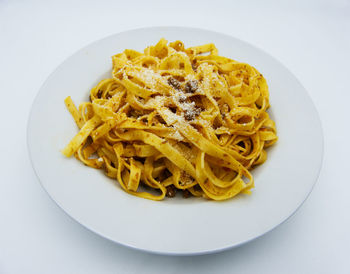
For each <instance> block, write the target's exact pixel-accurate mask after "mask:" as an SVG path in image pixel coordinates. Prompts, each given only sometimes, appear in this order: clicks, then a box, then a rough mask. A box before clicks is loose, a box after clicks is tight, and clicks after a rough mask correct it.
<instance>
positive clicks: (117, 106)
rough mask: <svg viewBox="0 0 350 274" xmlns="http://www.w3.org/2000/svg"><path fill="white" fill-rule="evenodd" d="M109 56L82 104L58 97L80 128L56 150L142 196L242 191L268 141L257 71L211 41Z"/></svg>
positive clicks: (270, 134)
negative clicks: (103, 75) (104, 73)
mask: <svg viewBox="0 0 350 274" xmlns="http://www.w3.org/2000/svg"><path fill="white" fill-rule="evenodd" d="M112 61H113V71H112V77H111V78H110V79H104V80H102V81H101V82H100V83H99V84H98V85H97V86H96V87H94V88H92V90H91V92H90V102H84V103H81V104H80V105H79V108H76V106H75V105H74V103H73V101H72V99H71V98H70V97H67V98H66V99H65V104H66V106H67V108H68V110H69V111H70V113H71V114H72V116H73V118H74V120H75V122H76V124H77V126H78V127H79V128H80V131H79V132H78V134H77V135H76V136H75V137H74V138H73V139H72V140H71V141H70V143H69V144H68V145H67V146H66V147H65V148H64V149H63V151H62V153H63V154H64V155H65V156H67V157H70V156H72V155H74V156H75V157H76V158H77V159H78V160H80V161H81V162H83V163H84V164H85V165H87V166H89V167H92V168H96V169H104V170H105V173H106V175H107V176H109V177H111V178H114V179H116V181H117V182H118V183H119V184H120V186H121V187H122V188H123V189H124V190H125V191H126V192H127V193H130V194H132V195H136V196H139V197H143V198H147V199H152V200H162V199H164V197H165V196H168V197H173V196H174V195H175V193H176V192H182V193H183V195H184V196H185V197H187V196H192V195H193V196H197V197H204V198H208V199H213V200H225V199H229V198H232V197H234V196H236V195H237V194H239V193H247V194H249V193H250V189H251V188H253V186H254V180H253V176H252V174H251V173H250V171H249V170H250V169H252V168H253V167H254V166H255V165H258V164H262V163H264V162H265V160H266V156H267V155H266V150H265V148H267V147H269V146H271V145H272V144H274V143H275V142H276V141H277V135H276V128H275V123H274V122H273V121H272V120H271V119H270V118H269V115H268V113H267V112H266V110H267V109H268V108H269V92H268V86H267V84H266V80H265V79H264V77H263V76H262V74H260V73H259V71H258V70H257V69H255V68H254V67H252V66H250V65H248V64H246V63H241V62H237V61H234V60H232V59H229V58H226V57H223V56H219V55H218V50H217V48H216V47H215V45H214V44H205V45H201V46H194V47H190V48H185V46H184V44H183V43H182V42H181V41H175V42H171V43H168V41H167V40H165V39H161V40H160V41H159V42H158V43H157V44H156V45H154V46H149V47H147V48H146V49H144V52H138V51H135V50H131V49H126V50H124V52H122V53H119V54H116V55H114V56H113V57H112Z"/></svg>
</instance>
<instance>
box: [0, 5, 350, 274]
mask: <svg viewBox="0 0 350 274" xmlns="http://www.w3.org/2000/svg"><path fill="white" fill-rule="evenodd" d="M88 2H89V1H82V0H81V1H75V2H74V3H70V2H69V1H57V2H55V3H49V1H47V2H46V1H45V2H44V1H42V2H38V1H31V2H30V1H6V0H5V1H4V0H3V1H0V42H1V43H0V45H1V46H0V48H1V50H0V60H1V66H0V75H1V76H0V79H1V89H0V92H1V98H2V105H1V110H0V111H1V117H2V130H1V133H2V134H1V143H0V151H1V153H2V157H1V160H0V164H1V165H0V166H1V189H0V216H1V225H0V231H1V234H0V273H6V274H7V273H181V272H182V273H214V272H215V273H264V272H265V273H349V269H350V265H349V260H348V256H349V255H348V254H349V246H350V237H349V234H348V232H349V230H350V219H349V218H350V215H349V212H348V209H349V208H350V199H349V193H350V184H349V178H348V172H347V171H348V162H349V160H348V154H349V152H350V151H349V147H348V145H347V141H348V140H349V137H350V134H349V133H350V131H349V127H348V119H347V111H346V109H347V108H348V102H349V99H350V93H349V87H348V79H349V67H348V63H349V61H350V53H349V47H350V37H349V32H350V19H349V18H350V10H349V2H348V1H340V0H336V1H331V0H330V1H307V3H303V1H293V2H290V3H288V2H285V1H283V3H281V1H278V2H277V1H276V2H272V1H261V2H260V1H256V2H249V3H245V4H243V3H236V4H234V3H232V4H229V2H228V1H227V2H221V1H215V4H213V2H212V1H211V2H209V1H203V2H201V3H193V4H184V3H182V4H181V1H179V2H180V4H179V5H178V6H177V5H175V4H174V2H171V4H169V6H167V5H166V4H165V1H157V2H154V3H155V5H152V4H151V3H150V2H149V1H145V3H144V4H140V3H139V4H136V3H135V2H134V1H127V2H119V3H117V2H116V1H109V2H107V1H104V2H105V3H104V4H103V3H102V2H103V1H99V2H96V3H91V4H90V3H88ZM305 2H306V1H305ZM161 11H163V13H161ZM181 17H183V18H182V19H180V18H181ZM164 24H168V25H183V26H193V27H202V28H207V29H212V30H220V31H222V32H225V33H227V34H230V35H232V36H235V37H237V38H240V39H242V40H246V41H248V42H250V43H252V44H254V45H257V46H259V47H260V48H262V49H264V50H265V51H267V52H269V53H271V54H272V55H273V56H275V57H277V58H278V59H279V60H280V61H282V63H284V64H285V65H286V66H287V67H288V68H289V69H290V70H291V71H292V72H293V73H294V74H295V75H296V76H297V77H298V79H299V80H300V81H301V83H302V84H303V85H304V86H305V88H306V89H307V90H308V92H309V94H310V96H311V97H312V99H313V101H314V103H315V105H316V107H317V108H318V110H319V112H320V116H321V120H322V122H323V129H324V134H325V158H324V163H323V169H322V171H321V174H320V178H319V181H318V182H317V183H316V185H315V188H314V190H313V192H312V194H311V195H310V197H309V198H308V200H307V201H306V202H305V204H304V205H303V206H302V207H301V208H300V210H299V211H298V212H297V213H296V214H295V215H294V216H293V217H292V218H290V219H289V220H288V221H287V222H286V223H284V224H283V225H281V226H280V227H278V228H277V229H275V230H274V231H272V232H271V233H268V234H267V235H265V236H263V237H262V238H260V239H258V240H256V241H253V242H251V243H249V244H247V245H245V246H242V247H239V248H237V249H234V250H230V251H227V252H223V253H219V254H215V255H204V256H199V257H165V256H157V255H150V254H145V253H142V252H138V251H134V250H130V249H128V248H124V247H121V246H118V245H116V244H114V243H112V242H110V241H107V240H104V239H102V238H101V237H99V236H97V235H95V234H93V233H91V232H89V231H88V230H86V229H85V228H83V227H81V226H80V225H79V224H77V223H76V222H75V221H73V220H72V219H71V218H69V217H68V216H67V215H66V214H65V213H63V212H62V210H61V209H59V208H58V207H57V206H56V205H55V204H54V203H53V202H52V201H51V199H50V198H49V197H48V196H47V194H46V193H45V191H44V190H43V189H42V188H41V186H40V184H39V183H38V181H37V179H36V177H35V175H34V172H33V171H32V168H31V166H30V163H29V159H28V155H27V149H26V124H27V117H28V113H29V109H30V106H31V103H32V101H33V99H34V96H35V95H36V93H37V91H38V89H39V88H40V86H41V85H42V83H43V81H44V80H45V79H46V78H47V76H48V75H49V74H50V73H51V72H52V70H53V69H54V68H55V67H56V66H57V65H58V64H60V63H61V62H62V61H63V60H64V59H65V58H66V57H68V56H69V55H71V54H72V53H74V52H75V51H76V50H78V49H79V48H81V47H82V46H84V45H86V44H88V43H89V42H92V41H94V40H97V39H99V38H102V37H105V36H107V35H109V34H113V33H116V32H119V31H123V30H127V29H132V28H137V27H143V26H152V25H164ZM295 168H298V163H295ZM170 237H171V235H170Z"/></svg>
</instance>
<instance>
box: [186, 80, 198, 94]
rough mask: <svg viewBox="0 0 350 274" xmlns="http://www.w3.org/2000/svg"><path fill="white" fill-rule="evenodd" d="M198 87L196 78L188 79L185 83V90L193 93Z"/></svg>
mask: <svg viewBox="0 0 350 274" xmlns="http://www.w3.org/2000/svg"><path fill="white" fill-rule="evenodd" d="M197 89H198V82H197V81H196V80H190V81H188V82H187V83H186V85H185V92H187V93H194V92H196V90H197Z"/></svg>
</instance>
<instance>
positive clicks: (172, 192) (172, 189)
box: [165, 185, 176, 198]
mask: <svg viewBox="0 0 350 274" xmlns="http://www.w3.org/2000/svg"><path fill="white" fill-rule="evenodd" d="M165 195H166V196H167V197H169V198H173V197H175V195H176V188H175V186H174V185H170V186H167V187H166V194H165Z"/></svg>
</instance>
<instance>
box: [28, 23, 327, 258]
mask: <svg viewBox="0 0 350 274" xmlns="http://www.w3.org/2000/svg"><path fill="white" fill-rule="evenodd" d="M161 37H164V38H166V39H167V40H169V41H174V40H182V41H183V42H184V43H185V46H186V47H189V46H194V45H200V44H205V43H210V42H213V43H215V45H216V46H217V48H218V49H219V54H220V55H223V56H227V57H230V58H232V59H236V60H239V61H242V62H247V63H249V64H251V65H253V66H255V67H256V68H257V69H258V70H260V72H261V73H262V74H263V75H264V76H265V78H266V79H267V82H268V85H269V90H270V102H271V108H270V110H269V112H270V114H271V116H272V118H273V119H274V120H275V121H276V125H277V131H278V136H279V140H278V142H277V143H276V144H275V145H274V146H273V147H271V148H270V149H269V150H268V159H267V161H266V163H265V164H263V165H262V166H259V167H258V168H256V169H255V170H254V171H253V176H254V178H255V185H256V187H255V188H254V189H253V193H252V195H250V196H249V195H239V196H238V197H236V198H233V199H231V200H228V201H224V202H214V201H208V200H205V199H200V198H190V199H183V198H182V197H179V198H175V199H166V200H164V201H161V202H155V201H150V200H145V199H141V198H137V197H135V196H132V195H129V194H127V193H125V192H124V191H123V190H122V189H121V188H120V187H119V185H118V184H116V183H115V182H114V181H113V180H111V179H109V178H107V177H106V176H105V175H104V173H103V172H102V171H101V170H96V169H92V168H89V167H86V166H84V165H83V164H82V163H81V162H79V161H77V160H76V159H75V158H74V157H72V158H69V159H67V158H65V157H64V156H62V154H61V153H60V150H61V149H62V148H63V147H64V146H65V145H66V144H67V143H68V142H69V141H70V139H71V138H72V137H73V136H74V135H75V134H76V133H77V131H78V130H77V127H76V125H75V123H74V121H73V119H72V117H71V115H70V114H69V112H68V110H67V109H66V107H65V105H64V102H63V100H64V99H65V98H66V97H67V96H68V95H71V97H72V99H73V101H74V102H75V103H76V104H77V105H78V104H79V103H80V102H82V101H87V100H88V95H89V91H90V89H91V88H92V87H93V86H94V85H95V84H97V83H98V81H99V80H101V79H103V78H106V77H108V76H109V75H110V72H111V58H110V57H111V56H112V55H113V54H116V53H119V52H121V51H123V50H124V49H136V50H140V51H142V50H143V49H144V48H145V47H146V46H148V45H153V44H155V43H157V41H158V40H159V39H160V38H161ZM28 148H29V154H30V157H31V161H32V165H33V168H34V170H35V172H36V174H37V176H38V178H39V180H40V182H41V184H42V185H43V187H44V188H45V189H46V191H47V193H48V194H49V195H50V196H51V198H52V199H53V200H54V201H55V202H56V203H57V204H58V205H59V206H60V207H61V208H62V209H63V210H64V211H65V212H66V213H67V214H69V215H70V216H71V217H72V218H74V219H75V220H77V221H78V222H79V223H80V224H82V225H83V226H85V227H86V228H88V229H90V230H92V231H94V232H96V233H97V234H99V235H101V236H103V237H105V238H107V239H110V240H112V241H114V242H117V243H119V244H122V245H125V246H129V247H133V248H137V249H141V250H145V251H150V252H155V253H161V254H177V255H187V254H204V253H210V252H217V251H221V250H224V249H227V248H231V247H235V246H238V245H240V244H243V243H246V242H248V241H250V240H252V239H255V238H257V237H259V236H261V235H263V234H264V233H266V232H268V231H270V230H271V229H273V228H275V227H276V226H277V225H279V224H281V223H282V222H283V221H285V220H286V219H287V218H288V217H289V216H291V215H292V214H293V213H294V212H295V211H296V210H297V208H298V207H299V206H300V205H301V204H302V203H303V201H304V200H305V199H306V198H307V196H308V194H309V193H310V191H311V189H312V187H313V185H314V183H315V182H316V180H317V177H318V174H319V171H320V167H321V162H322V157H323V137H322V130H321V124H320V120H319V117H318V114H317V111H316V109H315V107H314V105H313V103H312V101H311V99H310V97H309V96H308V94H307V92H306V91H305V89H304V88H303V87H302V85H301V84H300V83H299V82H298V80H297V79H296V78H295V77H294V76H293V74H292V73H291V72H290V71H288V69H286V68H285V67H284V66H283V65H282V64H281V63H279V62H278V61H277V60H276V59H274V58H273V57H271V56H270V55H268V54H266V53H265V52H263V51H261V50H260V49H257V48H255V47H254V46H252V45H250V44H247V43H245V42H243V41H240V40H238V39H236V38H233V37H230V36H227V35H224V34H220V33H216V32H212V31H207V30H201V29H193V28H182V27H155V28H145V29H137V30H132V31H127V32H123V33H119V34H115V35H112V36H109V37H107V38H105V39H102V40H100V41H97V42H95V43H92V44H90V45H89V46H87V47H85V48H83V49H81V50H80V51H78V52H77V53H75V54H74V55H73V56H71V57H70V58H68V59H67V60H66V61H65V62H63V64H61V65H60V66H59V67H58V68H57V69H56V70H55V71H54V72H53V73H52V74H51V76H50V77H49V78H48V79H47V81H46V82H45V83H44V85H43V86H42V88H41V89H40V91H39V93H38V95H37V97H36V99H35V101H34V104H33V107H32V111H31V114H30V117H29V122H28Z"/></svg>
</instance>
